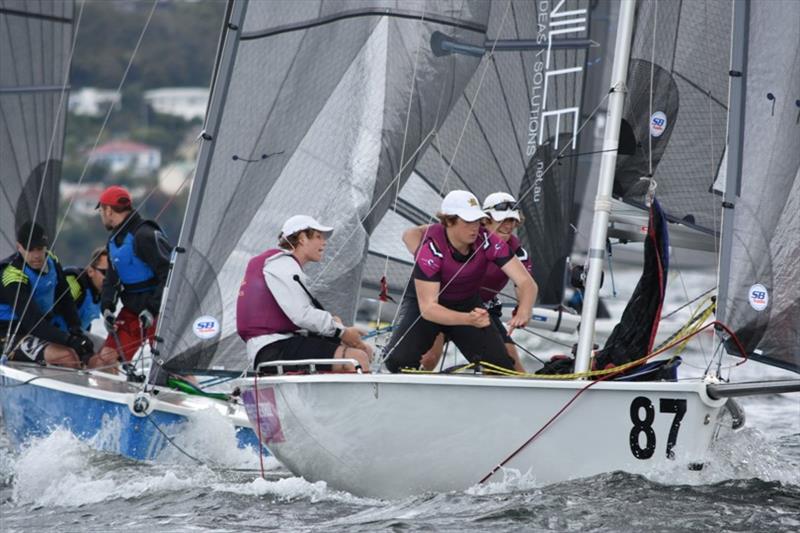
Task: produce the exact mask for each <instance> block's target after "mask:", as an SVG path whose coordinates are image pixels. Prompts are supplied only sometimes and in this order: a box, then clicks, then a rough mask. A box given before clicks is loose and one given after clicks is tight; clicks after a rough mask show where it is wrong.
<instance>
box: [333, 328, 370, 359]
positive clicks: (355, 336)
mask: <svg viewBox="0 0 800 533" xmlns="http://www.w3.org/2000/svg"><path fill="white" fill-rule="evenodd" d="M366 334H367V332H366V331H364V330H363V329H361V328H357V327H355V326H350V327H349V328H344V331H343V332H342V334H341V336H340V337H339V338H340V339H341V340H342V344H344V345H345V346H349V347H351V348H358V349H359V350H364V351H365V352H367V353H371V352H372V350H371V349H370V347H369V346H367V344H366V343H365V342H364V341H363V340H361V337H362V336H364V335H366Z"/></svg>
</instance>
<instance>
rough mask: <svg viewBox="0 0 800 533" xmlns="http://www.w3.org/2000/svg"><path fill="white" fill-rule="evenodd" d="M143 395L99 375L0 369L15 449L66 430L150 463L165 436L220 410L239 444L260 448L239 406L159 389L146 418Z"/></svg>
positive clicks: (0, 395)
mask: <svg viewBox="0 0 800 533" xmlns="http://www.w3.org/2000/svg"><path fill="white" fill-rule="evenodd" d="M139 391H140V387H139V386H137V385H136V384H132V383H128V382H126V381H124V380H121V379H118V378H116V377H113V376H108V377H106V376H105V375H103V374H102V373H99V372H94V373H78V372H74V371H69V370H65V369H59V368H54V367H41V366H38V365H17V364H8V365H0V408H2V419H3V423H4V425H5V430H6V433H7V435H8V437H9V440H10V441H11V443H12V444H13V445H14V446H15V447H17V448H19V447H20V446H22V445H24V444H25V443H27V442H29V441H30V440H31V439H33V438H41V437H46V436H47V435H49V434H51V433H52V432H53V431H55V430H56V429H59V428H63V429H66V430H68V431H70V432H71V433H73V434H74V435H75V436H77V437H78V438H80V439H82V440H86V441H89V442H90V443H91V444H92V445H93V446H94V447H95V448H97V449H100V450H103V451H108V452H112V453H117V454H120V455H123V456H125V457H128V458H130V459H134V460H152V459H155V458H156V457H157V456H158V454H159V453H160V452H161V451H162V450H163V449H164V448H165V447H166V446H167V445H168V440H167V438H166V436H165V434H166V435H169V436H170V437H172V436H174V435H176V434H177V433H178V432H179V431H180V430H181V426H182V425H183V424H185V423H187V422H188V421H189V419H190V417H191V416H192V415H193V414H195V413H199V412H201V411H206V410H208V409H217V410H218V411H219V412H220V414H222V415H223V416H226V417H227V418H229V419H230V421H231V423H233V424H234V425H235V427H236V428H237V431H236V435H237V440H238V445H239V446H240V447H243V446H253V447H254V449H257V446H258V438H257V437H256V436H255V433H254V432H253V430H252V428H251V427H250V424H249V422H248V420H247V417H246V416H245V414H244V412H243V409H242V408H241V407H237V408H232V407H230V406H229V405H228V404H227V403H226V402H222V401H219V400H213V399H209V398H204V397H199V396H189V395H187V394H183V393H179V392H174V391H161V392H160V393H159V394H158V395H156V396H155V397H150V398H149V399H148V400H149V403H150V409H149V410H148V412H147V417H144V416H141V415H138V414H135V413H134V411H133V409H132V406H133V402H134V400H135V398H136V395H137V394H138V393H139ZM156 426H158V428H157V427H156ZM159 429H160V430H161V431H159ZM162 432H163V433H162Z"/></svg>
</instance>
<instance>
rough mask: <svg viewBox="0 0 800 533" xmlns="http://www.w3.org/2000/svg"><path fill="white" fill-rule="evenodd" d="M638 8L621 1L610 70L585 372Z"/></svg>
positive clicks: (583, 350) (578, 359)
mask: <svg viewBox="0 0 800 533" xmlns="http://www.w3.org/2000/svg"><path fill="white" fill-rule="evenodd" d="M635 9H636V4H635V0H622V1H621V3H620V13H619V26H618V28H617V42H616V44H615V46H614V65H613V67H612V70H611V95H610V96H609V97H608V112H607V114H606V129H605V134H604V136H603V159H602V161H601V163H600V176H599V183H598V185H597V197H596V198H595V207H594V218H593V220H592V234H591V237H590V239H589V257H588V270H587V279H586V293H585V297H584V302H583V311H582V313H581V330H580V336H579V338H578V350H577V353H576V355H575V371H576V372H585V371H587V370H588V369H589V361H590V358H591V351H592V345H593V342H594V321H595V315H596V313H597V302H598V300H599V292H600V276H601V274H602V272H603V261H604V259H605V254H606V236H607V234H608V220H609V217H610V215H611V192H612V190H613V187H614V172H615V169H616V165H617V148H618V145H619V131H620V123H621V121H622V108H623V106H624V104H625V92H626V91H627V88H626V85H625V80H626V78H627V74H628V59H629V58H630V52H631V36H632V35H633V21H634V13H635Z"/></svg>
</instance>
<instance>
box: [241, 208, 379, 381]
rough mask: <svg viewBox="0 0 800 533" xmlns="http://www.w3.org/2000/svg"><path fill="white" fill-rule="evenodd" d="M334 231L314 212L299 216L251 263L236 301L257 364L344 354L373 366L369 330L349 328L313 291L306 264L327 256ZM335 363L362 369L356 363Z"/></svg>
mask: <svg viewBox="0 0 800 533" xmlns="http://www.w3.org/2000/svg"><path fill="white" fill-rule="evenodd" d="M332 233H333V228H331V227H328V226H323V225H322V224H320V223H319V222H317V221H316V220H315V219H314V218H312V217H310V216H307V215H295V216H293V217H291V218H289V219H288V220H287V221H286V222H285V223H284V224H283V227H282V228H281V233H280V235H279V236H278V246H279V247H278V248H272V249H269V250H267V251H265V252H264V253H262V254H260V255H257V256H256V257H254V258H252V259H251V260H250V262H249V263H248V264H247V270H246V272H245V275H244V279H243V280H242V284H241V287H240V289H239V297H238V300H237V302H236V329H237V331H238V333H239V336H240V337H241V338H242V340H244V341H245V342H246V343H247V354H248V356H249V357H250V360H251V361H253V365H254V368H256V369H257V368H258V365H259V364H261V363H264V362H268V361H277V360H298V359H343V358H344V359H355V360H356V361H358V364H359V365H360V366H361V368H362V369H363V370H364V371H366V370H368V369H369V358H370V356H371V355H372V350H371V348H370V347H369V346H367V345H366V344H365V343H364V342H363V341H362V340H361V336H362V335H363V334H364V332H363V331H362V330H360V329H359V328H356V327H353V326H350V327H346V326H344V325H343V324H342V321H341V320H340V319H339V318H338V317H336V316H334V315H332V314H331V313H329V312H328V311H326V310H325V309H323V308H322V305H321V304H320V303H319V302H318V301H317V300H316V298H314V297H313V296H312V295H311V293H310V292H309V291H308V285H309V283H308V278H307V277H306V274H305V272H304V271H303V268H304V266H305V265H306V264H308V263H310V262H318V261H321V260H322V254H323V253H324V251H325V245H326V241H327V239H328V237H330V235H331V234H332ZM324 366H325V365H323V367H318V368H321V369H326V368H324ZM331 367H332V369H333V370H335V371H348V372H352V371H355V370H356V369H355V368H354V367H353V365H352V364H350V363H346V364H338V365H336V364H335V365H331ZM266 371H267V372H274V369H272V370H270V369H268V370H266Z"/></svg>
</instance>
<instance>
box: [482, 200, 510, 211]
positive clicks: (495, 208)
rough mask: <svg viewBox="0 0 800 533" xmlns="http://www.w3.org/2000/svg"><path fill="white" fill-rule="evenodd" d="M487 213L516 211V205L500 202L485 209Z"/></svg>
mask: <svg viewBox="0 0 800 533" xmlns="http://www.w3.org/2000/svg"><path fill="white" fill-rule="evenodd" d="M486 210H487V211H489V210H493V211H516V210H517V203H516V202H501V203H499V204H495V205H493V206H492V207H489V208H487V209H486Z"/></svg>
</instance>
